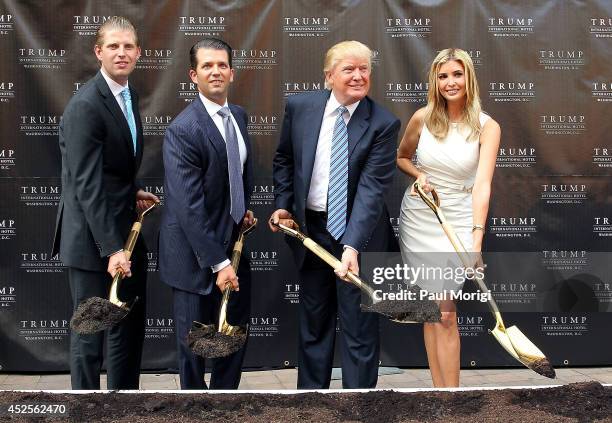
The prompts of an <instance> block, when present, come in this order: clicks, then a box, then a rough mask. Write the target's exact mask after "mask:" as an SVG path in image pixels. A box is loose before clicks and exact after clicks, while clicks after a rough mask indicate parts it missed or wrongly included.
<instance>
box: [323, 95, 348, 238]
mask: <svg viewBox="0 0 612 423" xmlns="http://www.w3.org/2000/svg"><path fill="white" fill-rule="evenodd" d="M336 110H337V111H338V117H337V118H336V123H335V124H334V132H333V135H332V144H331V156H330V160H329V187H328V189H327V231H328V232H329V233H330V234H331V236H333V237H334V239H336V240H340V237H341V236H342V234H344V230H345V229H346V190H347V187H348V131H347V129H346V124H345V123H344V118H343V117H342V115H343V114H344V113H345V112H346V111H347V108H346V107H344V106H340V107H338V109H336Z"/></svg>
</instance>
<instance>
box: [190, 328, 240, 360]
mask: <svg viewBox="0 0 612 423" xmlns="http://www.w3.org/2000/svg"><path fill="white" fill-rule="evenodd" d="M246 337H247V335H246V332H245V333H237V334H235V335H231V336H229V335H226V334H224V333H220V332H217V331H216V329H215V325H208V326H202V327H200V328H198V329H192V330H191V331H190V332H189V335H187V343H188V345H189V348H191V350H192V351H193V352H194V353H196V354H198V355H200V356H202V357H205V358H219V357H226V356H228V355H230V354H233V353H235V352H236V351H238V350H239V349H240V348H242V346H243V345H244V344H245V342H246Z"/></svg>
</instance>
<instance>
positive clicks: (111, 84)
mask: <svg viewBox="0 0 612 423" xmlns="http://www.w3.org/2000/svg"><path fill="white" fill-rule="evenodd" d="M100 72H101V73H102V76H103V77H104V80H105V81H106V83H107V84H108V88H110V91H111V93H112V94H113V96H114V97H115V100H117V104H119V107H120V108H121V111H122V112H123V116H127V110H126V109H125V102H124V101H123V97H122V96H121V91H123V90H125V89H126V88H130V86H129V85H128V83H127V82H126V83H125V85H121V84H118V83H116V82H115V81H113V80H112V79H111V77H110V76H108V75H107V74H106V72H105V71H104V68H100Z"/></svg>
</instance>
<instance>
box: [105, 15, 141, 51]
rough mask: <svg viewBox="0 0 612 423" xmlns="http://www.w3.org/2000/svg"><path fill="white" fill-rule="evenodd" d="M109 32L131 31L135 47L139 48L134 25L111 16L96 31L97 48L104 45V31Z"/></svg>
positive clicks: (126, 20) (126, 19)
mask: <svg viewBox="0 0 612 423" xmlns="http://www.w3.org/2000/svg"><path fill="white" fill-rule="evenodd" d="M111 30H120V31H132V32H133V33H134V42H135V43H136V46H140V44H139V42H138V33H137V32H136V28H134V25H132V22H130V20H129V19H128V18H124V17H123V16H111V17H110V18H108V19H107V20H106V21H104V23H103V24H102V25H100V27H99V28H98V31H96V45H97V46H98V47H102V45H103V44H104V36H105V35H106V31H111Z"/></svg>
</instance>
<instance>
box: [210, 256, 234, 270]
mask: <svg viewBox="0 0 612 423" xmlns="http://www.w3.org/2000/svg"><path fill="white" fill-rule="evenodd" d="M230 264H232V262H231V261H229V259H225V260H223V261H222V262H221V263H218V264H215V265H214V266H210V268H211V269H212V272H213V273H217V272H218V271H220V270H222V269H225V268H226V267H227V266H229V265H230Z"/></svg>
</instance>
